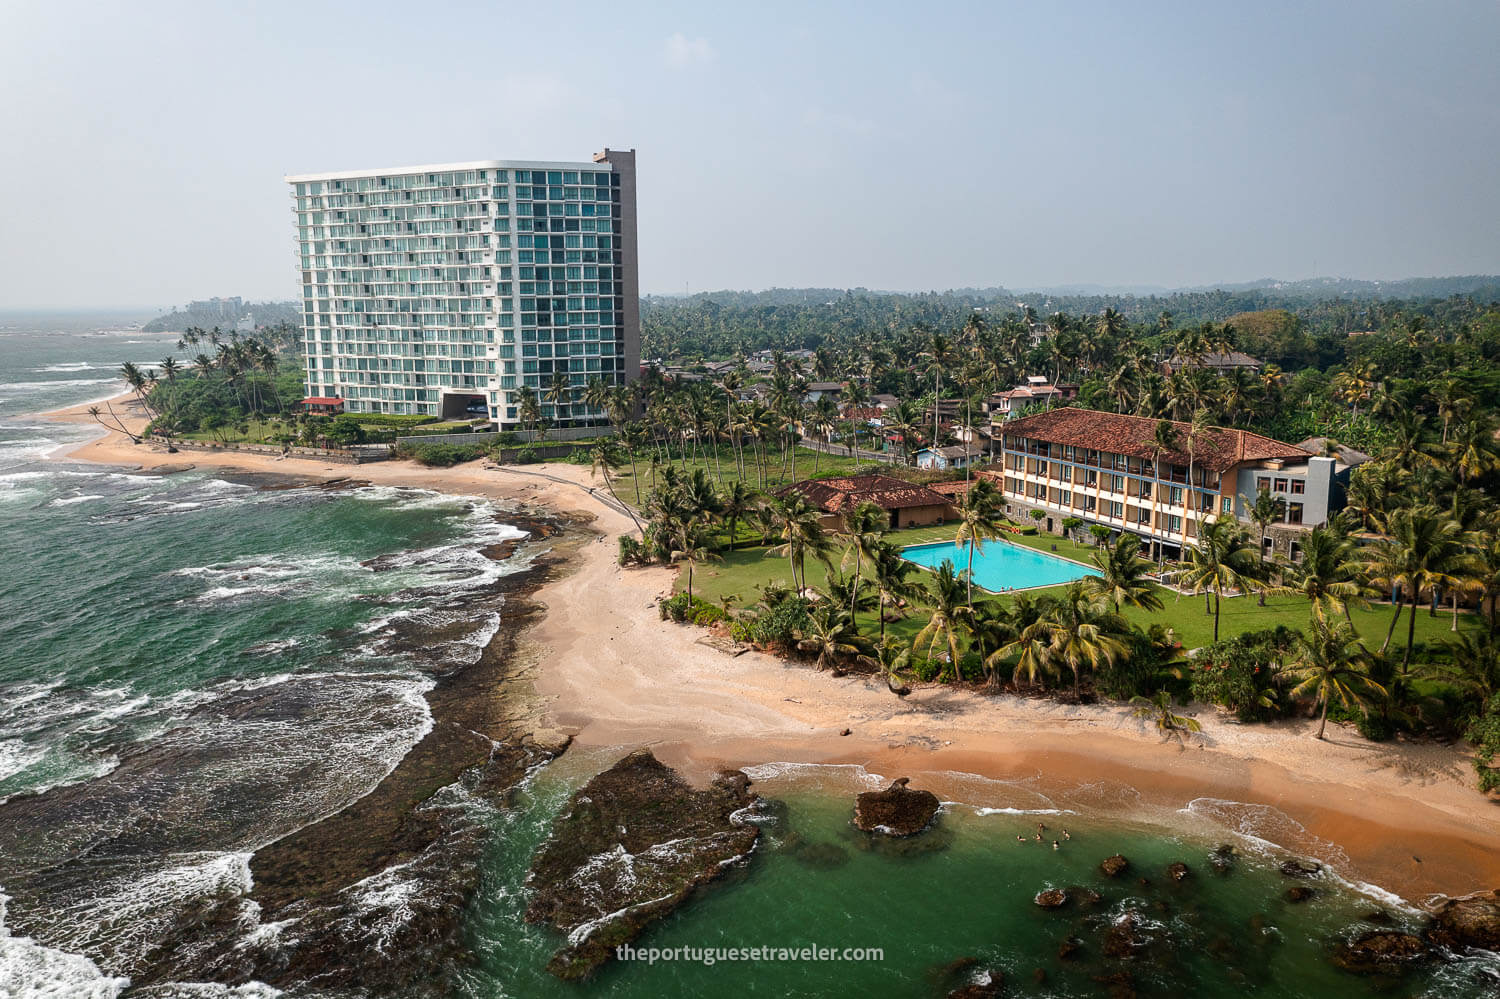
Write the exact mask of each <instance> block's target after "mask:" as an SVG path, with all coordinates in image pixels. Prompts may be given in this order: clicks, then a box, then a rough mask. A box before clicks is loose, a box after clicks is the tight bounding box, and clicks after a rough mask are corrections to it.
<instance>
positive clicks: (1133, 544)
mask: <svg viewBox="0 0 1500 999" xmlns="http://www.w3.org/2000/svg"><path fill="white" fill-rule="evenodd" d="M1093 561H1094V566H1095V567H1096V568H1097V569H1098V570H1099V574H1098V575H1097V576H1089V577H1087V578H1086V579H1085V581H1084V584H1085V585H1086V586H1087V587H1088V589H1089V591H1090V592H1091V593H1093V594H1094V595H1096V596H1099V597H1103V598H1104V599H1105V600H1108V601H1109V602H1110V603H1111V604H1112V605H1113V606H1114V609H1115V613H1116V614H1118V613H1120V607H1121V606H1122V605H1123V606H1126V607H1140V608H1141V609H1143V610H1161V607H1162V603H1161V597H1160V596H1158V595H1157V592H1156V586H1155V585H1154V584H1153V583H1152V582H1151V581H1150V580H1149V579H1147V578H1146V573H1147V572H1148V571H1149V570H1150V568H1151V563H1150V562H1147V561H1145V560H1144V559H1142V558H1141V539H1140V538H1138V537H1136V536H1135V535H1134V534H1121V535H1120V537H1119V538H1118V539H1117V540H1116V541H1115V544H1114V547H1112V548H1106V549H1104V550H1102V551H1098V552H1095V553H1094V559H1093Z"/></svg>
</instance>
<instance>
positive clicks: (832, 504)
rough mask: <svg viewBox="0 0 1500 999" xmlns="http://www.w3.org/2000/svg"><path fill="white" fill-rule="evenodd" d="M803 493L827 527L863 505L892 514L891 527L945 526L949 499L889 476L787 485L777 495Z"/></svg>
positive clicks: (863, 476)
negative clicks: (820, 513)
mask: <svg viewBox="0 0 1500 999" xmlns="http://www.w3.org/2000/svg"><path fill="white" fill-rule="evenodd" d="M792 492H795V493H800V494H802V495H803V496H804V497H806V498H807V501H808V502H809V503H811V504H813V505H814V506H816V507H817V508H818V509H819V510H821V511H822V512H823V514H824V517H823V519H824V521H825V523H826V524H827V526H834V525H835V524H836V522H837V520H838V518H839V515H840V514H842V513H843V511H844V510H846V509H852V508H853V507H856V506H858V505H859V504H861V503H874V504H875V505H876V506H878V507H880V508H881V509H882V510H885V511H887V513H888V514H889V515H890V526H891V527H892V528H895V527H913V526H918V525H923V524H938V523H942V521H943V517H944V514H945V512H946V508H947V506H948V499H947V497H945V496H943V495H942V494H941V493H938V492H934V491H933V490H931V489H929V488H927V487H926V486H920V485H917V484H915V483H911V482H905V481H903V480H901V479H898V478H895V477H894V476H890V475H879V474H871V475H854V476H845V477H842V478H836V479H804V480H803V481H801V482H794V483H792V484H791V485H789V486H784V487H783V488H782V489H780V490H778V491H777V495H779V496H784V495H786V494H787V493H792Z"/></svg>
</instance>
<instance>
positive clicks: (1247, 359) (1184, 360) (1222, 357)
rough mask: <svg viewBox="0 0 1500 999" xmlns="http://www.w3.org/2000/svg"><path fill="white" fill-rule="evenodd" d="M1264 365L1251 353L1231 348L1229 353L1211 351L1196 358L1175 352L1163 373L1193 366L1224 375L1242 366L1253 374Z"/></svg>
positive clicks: (1175, 371)
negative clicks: (1243, 352)
mask: <svg viewBox="0 0 1500 999" xmlns="http://www.w3.org/2000/svg"><path fill="white" fill-rule="evenodd" d="M1262 367H1263V365H1262V364H1261V362H1260V361H1257V360H1256V359H1255V358H1253V357H1251V356H1250V355H1249V354H1242V353H1240V352H1239V351H1237V350H1231V351H1229V352H1227V353H1218V352H1216V351H1209V352H1208V353H1206V354H1204V355H1203V356H1202V357H1201V358H1196V359H1195V358H1191V357H1188V356H1187V355H1186V354H1174V355H1173V356H1171V357H1170V358H1168V359H1167V362H1166V364H1164V365H1163V366H1162V369H1163V373H1164V374H1168V375H1171V374H1175V373H1177V372H1179V371H1185V370H1188V369H1191V368H1204V369H1206V370H1208V371H1212V372H1215V373H1216V374H1221V375H1222V374H1227V373H1229V372H1231V371H1234V370H1235V369H1236V368H1240V369H1243V370H1245V371H1248V372H1250V373H1251V374H1252V375H1253V374H1256V373H1258V372H1259V371H1260V369H1261V368H1262Z"/></svg>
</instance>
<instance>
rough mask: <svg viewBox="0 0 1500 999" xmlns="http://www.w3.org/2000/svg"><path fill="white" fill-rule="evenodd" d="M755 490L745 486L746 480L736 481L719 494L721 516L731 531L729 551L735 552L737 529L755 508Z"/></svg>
mask: <svg viewBox="0 0 1500 999" xmlns="http://www.w3.org/2000/svg"><path fill="white" fill-rule="evenodd" d="M755 504H756V495H755V490H754V489H751V488H750V487H749V486H747V485H745V483H744V480H742V479H735V480H734V481H733V482H731V483H729V484H728V485H727V486H725V487H724V489H723V490H722V491H721V492H720V493H719V506H720V509H719V516H721V517H723V518H724V525H725V526H726V527H727V528H728V529H729V550H730V551H734V542H735V538H734V535H735V528H736V527H738V526H739V524H740V521H742V520H744V519H745V516H746V515H747V514H749V513H750V511H751V510H753V509H754V508H755Z"/></svg>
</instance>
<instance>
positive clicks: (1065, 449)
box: [990, 409, 1347, 558]
mask: <svg viewBox="0 0 1500 999" xmlns="http://www.w3.org/2000/svg"><path fill="white" fill-rule="evenodd" d="M1159 422H1160V421H1158V420H1153V419H1148V418H1146V417H1140V416H1122V415H1119V414H1116V413H1103V412H1097V411H1095V410H1089V409H1055V410H1051V411H1049V412H1044V413H1036V414H1034V415H1031V416H1025V417H1022V418H1020V419H1016V420H1011V421H1010V422H1008V423H1005V424H1004V425H1003V427H1004V436H1003V445H1002V449H1001V452H1000V453H1001V464H1002V465H1003V469H1004V471H1003V473H990V474H991V475H992V476H993V477H994V478H996V479H997V480H1001V481H999V482H997V484H998V485H1001V486H1002V489H1003V492H1004V496H1005V501H1006V504H1007V512H1008V513H1009V514H1010V515H1012V516H1015V517H1018V518H1029V517H1030V511H1031V510H1041V511H1042V513H1043V515H1044V516H1043V520H1044V521H1045V525H1044V526H1045V527H1046V528H1047V530H1049V531H1054V532H1056V531H1060V530H1062V527H1061V525H1062V522H1063V520H1065V519H1067V518H1070V517H1077V518H1079V519H1080V520H1082V521H1083V522H1084V523H1085V524H1103V525H1105V526H1106V527H1109V528H1111V529H1112V530H1114V531H1116V532H1126V531H1128V532H1130V533H1132V534H1136V535H1139V536H1140V537H1141V539H1142V540H1143V541H1144V542H1145V543H1146V547H1147V549H1148V550H1155V549H1157V546H1160V550H1161V551H1163V552H1165V553H1166V554H1167V555H1168V556H1169V557H1171V556H1176V555H1179V554H1180V553H1181V551H1182V549H1183V547H1184V546H1187V545H1192V544H1193V543H1194V542H1195V540H1196V539H1197V537H1198V527H1199V525H1200V524H1201V523H1202V522H1203V521H1205V520H1207V519H1209V518H1211V517H1221V516H1234V517H1238V518H1239V519H1241V520H1248V510H1247V509H1246V499H1247V498H1248V499H1249V500H1250V501H1251V502H1253V501H1254V498H1255V496H1256V494H1257V493H1258V491H1259V489H1260V487H1261V486H1264V487H1265V488H1266V489H1267V490H1268V491H1270V492H1271V493H1272V495H1275V496H1278V497H1280V498H1281V499H1282V500H1284V501H1285V502H1286V508H1285V514H1284V516H1283V520H1282V523H1281V524H1279V525H1277V526H1276V527H1275V528H1273V529H1272V530H1271V531H1270V532H1268V537H1267V539H1266V545H1267V552H1270V551H1272V550H1279V551H1282V552H1283V553H1284V554H1286V555H1287V556H1288V557H1291V558H1296V557H1297V555H1298V553H1299V551H1300V546H1298V544H1297V539H1298V536H1299V534H1300V533H1301V532H1302V531H1303V530H1305V529H1306V528H1307V527H1311V526H1312V525H1315V524H1320V523H1323V522H1324V521H1325V520H1327V519H1328V515H1329V513H1330V509H1329V508H1330V505H1331V504H1332V503H1334V502H1335V501H1336V497H1337V496H1338V495H1339V493H1338V492H1336V487H1335V460H1334V459H1333V458H1325V457H1318V456H1316V455H1313V454H1310V453H1309V452H1307V451H1304V450H1303V449H1302V448H1300V447H1297V446H1296V445H1293V444H1286V443H1283V442H1281V441H1278V440H1272V439H1271V438H1269V437H1263V436H1261V435H1260V434H1254V433H1250V432H1249V431H1245V430H1229V429H1225V428H1222V427H1212V428H1210V429H1208V430H1207V431H1206V432H1204V433H1202V434H1200V435H1199V436H1198V437H1197V438H1196V439H1195V440H1194V444H1193V450H1192V454H1191V456H1190V455H1189V453H1188V447H1187V442H1188V431H1189V430H1190V429H1191V427H1190V425H1189V424H1186V423H1173V424H1172V426H1173V430H1174V431H1175V432H1176V441H1177V446H1176V447H1175V448H1173V449H1171V450H1166V451H1161V452H1160V453H1158V449H1157V446H1156V428H1157V424H1158V423H1159ZM996 429H1000V427H998V426H997V428H996ZM1190 459H1191V460H1190ZM1190 464H1191V469H1192V471H1191V475H1190V474H1189V465H1190ZM1345 474H1347V471H1346V472H1345Z"/></svg>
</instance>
